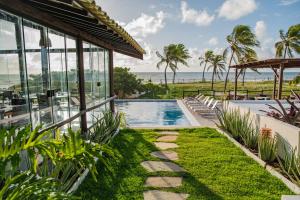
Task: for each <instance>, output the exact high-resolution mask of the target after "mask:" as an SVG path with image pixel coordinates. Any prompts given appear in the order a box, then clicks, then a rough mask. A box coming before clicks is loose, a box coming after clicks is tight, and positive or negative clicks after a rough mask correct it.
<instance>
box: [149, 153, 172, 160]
mask: <svg viewBox="0 0 300 200" xmlns="http://www.w3.org/2000/svg"><path fill="white" fill-rule="evenodd" d="M151 156H153V157H156V158H160V159H164V160H178V155H177V153H176V152H175V151H154V152H152V153H151Z"/></svg>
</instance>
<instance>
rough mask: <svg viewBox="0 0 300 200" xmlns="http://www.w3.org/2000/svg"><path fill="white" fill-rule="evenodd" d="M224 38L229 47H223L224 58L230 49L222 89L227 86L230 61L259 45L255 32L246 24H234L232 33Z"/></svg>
mask: <svg viewBox="0 0 300 200" xmlns="http://www.w3.org/2000/svg"><path fill="white" fill-rule="evenodd" d="M226 40H227V42H228V43H229V47H227V48H226V49H225V51H224V54H223V56H224V58H226V57H227V54H228V51H231V56H230V59H229V65H228V69H227V74H226V78H225V85H224V91H226V88H227V81H228V75H229V72H230V66H231V64H232V61H233V60H235V61H236V60H237V59H239V58H240V57H241V56H242V55H243V54H244V55H245V54H246V53H247V52H248V51H253V49H251V48H252V47H256V46H259V41H258V40H257V39H256V36H255V34H254V33H252V31H251V28H250V27H249V26H246V25H237V26H235V27H234V29H233V31H232V33H231V34H230V35H228V36H227V38H226Z"/></svg>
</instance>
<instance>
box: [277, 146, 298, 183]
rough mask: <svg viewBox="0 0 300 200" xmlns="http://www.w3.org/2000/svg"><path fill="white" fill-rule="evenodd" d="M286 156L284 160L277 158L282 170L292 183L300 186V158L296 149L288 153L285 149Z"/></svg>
mask: <svg viewBox="0 0 300 200" xmlns="http://www.w3.org/2000/svg"><path fill="white" fill-rule="evenodd" d="M284 155H285V156H284V158H283V159H281V158H280V157H279V156H277V160H278V162H279V164H280V168H281V170H282V171H283V173H284V174H285V175H286V176H287V177H289V179H290V180H291V181H293V182H294V183H295V184H297V185H298V186H300V158H299V156H298V155H297V152H296V149H293V150H292V151H291V152H288V151H287V149H286V148H285V152H284Z"/></svg>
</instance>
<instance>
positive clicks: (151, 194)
mask: <svg viewBox="0 0 300 200" xmlns="http://www.w3.org/2000/svg"><path fill="white" fill-rule="evenodd" d="M158 133H159V134H160V135H162V136H161V137H159V138H158V139H157V142H154V145H155V146H156V147H157V148H159V149H161V150H162V151H154V152H152V153H151V155H152V156H153V157H156V158H160V159H164V160H166V161H144V162H142V163H141V165H142V166H143V167H144V168H145V169H146V170H147V171H148V172H185V170H184V169H183V168H182V167H180V166H179V165H177V164H175V163H173V162H171V161H174V160H178V155H177V153H176V152H175V151H171V150H167V149H174V148H177V147H178V145H177V144H176V143H172V142H175V141H176V139H177V135H179V133H178V132H176V131H161V132H158ZM181 185H182V177H148V178H147V180H146V182H145V185H144V186H145V187H155V188H175V187H180V186H181ZM188 196H189V195H188V194H183V193H175V192H165V191H161V190H148V191H145V192H144V200H185V199H187V198H188Z"/></svg>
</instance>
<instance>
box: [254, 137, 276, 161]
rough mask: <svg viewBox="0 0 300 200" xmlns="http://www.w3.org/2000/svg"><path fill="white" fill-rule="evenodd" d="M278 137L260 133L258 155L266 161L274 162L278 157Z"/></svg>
mask: <svg viewBox="0 0 300 200" xmlns="http://www.w3.org/2000/svg"><path fill="white" fill-rule="evenodd" d="M276 154H277V138H276V137H274V138H272V137H267V136H265V135H259V138H258V156H259V157H260V158H261V159H262V160H263V161H265V162H266V163H272V162H273V161H274V160H275V159H276Z"/></svg>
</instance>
